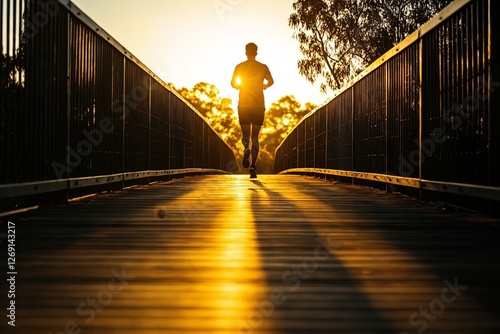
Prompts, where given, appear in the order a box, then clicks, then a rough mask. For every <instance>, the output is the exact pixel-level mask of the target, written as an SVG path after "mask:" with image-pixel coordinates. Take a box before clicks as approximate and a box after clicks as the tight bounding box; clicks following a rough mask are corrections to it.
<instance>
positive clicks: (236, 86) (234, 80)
mask: <svg viewBox="0 0 500 334" xmlns="http://www.w3.org/2000/svg"><path fill="white" fill-rule="evenodd" d="M237 79H238V66H236V68H235V69H234V73H233V78H232V79H231V86H232V87H233V88H234V89H240V84H241V83H239V82H238V81H237Z"/></svg>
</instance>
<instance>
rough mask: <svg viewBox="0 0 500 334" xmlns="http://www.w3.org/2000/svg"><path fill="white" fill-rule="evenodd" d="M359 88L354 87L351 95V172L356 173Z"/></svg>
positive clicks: (353, 181)
mask: <svg viewBox="0 0 500 334" xmlns="http://www.w3.org/2000/svg"><path fill="white" fill-rule="evenodd" d="M356 87H357V86H356V85H354V86H352V88H351V89H350V93H351V172H353V171H354V160H355V159H356V156H355V154H356V145H355V144H356V143H355V134H356V127H355V123H356V122H355V109H356V100H355V96H354V91H355V88H356ZM351 182H352V184H354V183H355V180H354V178H353V179H352V181H351Z"/></svg>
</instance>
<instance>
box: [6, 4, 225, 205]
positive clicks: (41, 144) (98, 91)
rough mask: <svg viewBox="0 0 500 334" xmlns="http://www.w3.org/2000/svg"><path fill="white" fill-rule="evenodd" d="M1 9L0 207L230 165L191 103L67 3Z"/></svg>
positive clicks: (217, 138)
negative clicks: (50, 194) (53, 194)
mask: <svg viewBox="0 0 500 334" xmlns="http://www.w3.org/2000/svg"><path fill="white" fill-rule="evenodd" d="M0 18H1V20H2V21H1V24H0V35H1V38H2V52H1V53H2V73H1V75H2V77H1V80H2V82H1V83H2V86H1V89H2V90H1V102H0V113H1V123H0V127H1V129H0V130H1V131H0V136H1V137H0V142H1V145H0V158H1V161H0V199H1V207H0V211H4V210H7V209H12V208H15V207H18V206H23V205H28V204H36V200H33V199H32V198H31V199H26V196H31V195H38V194H43V193H47V192H62V193H63V195H62V197H63V198H64V197H66V198H67V197H72V196H73V193H72V190H73V189H80V191H79V192H78V194H82V193H84V192H85V191H93V190H92V189H90V188H89V189H88V190H82V189H84V188H87V187H89V186H96V185H100V186H103V187H104V188H111V189H114V188H116V187H117V184H118V188H120V187H123V186H127V185H133V184H137V183H143V182H149V181H150V180H153V179H156V178H159V177H165V178H168V177H171V176H172V175H177V174H189V173H209V172H223V171H224V170H227V169H228V168H231V166H234V165H235V164H234V159H235V158H234V154H233V152H232V150H231V149H230V148H229V147H228V146H227V145H226V144H225V143H224V142H223V140H222V139H221V138H220V136H219V135H218V134H217V133H216V132H215V131H214V129H213V128H211V127H210V126H209V125H208V124H207V123H206V122H205V120H204V119H203V117H202V116H201V114H200V113H199V112H198V111H196V110H195V109H194V108H193V107H192V106H191V105H190V104H189V103H188V102H187V101H186V100H184V99H183V98H182V97H181V96H180V95H179V94H178V93H177V92H176V91H175V90H173V89H171V88H170V87H169V86H168V85H167V84H165V83H164V82H163V81H162V80H160V79H159V78H158V77H156V76H155V74H154V73H152V72H151V71H150V70H149V69H148V68H147V67H146V66H145V65H144V64H142V63H141V62H140V61H139V60H137V59H136V58H135V57H134V56H133V55H132V54H131V53H130V52H128V51H127V50H126V49H125V48H124V47H123V46H122V45H120V44H119V43H118V42H117V41H116V40H114V39H113V38H112V37H111V36H109V35H108V34H107V33H106V32H105V31H104V30H103V29H101V28H100V27H99V26H98V25H97V24H96V23H95V22H93V21H92V20H91V19H90V18H89V17H87V16H86V15H85V14H84V13H83V12H81V11H80V10H79V9H78V8H76V7H75V6H74V5H73V4H72V3H71V2H69V1H62V0H2V1H1V5H0Z"/></svg>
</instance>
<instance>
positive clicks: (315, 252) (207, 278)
mask: <svg viewBox="0 0 500 334" xmlns="http://www.w3.org/2000/svg"><path fill="white" fill-rule="evenodd" d="M145 188H147V190H146V189H145ZM496 224H497V222H495V221H492V220H491V219H488V218H483V217H480V216H476V215H472V214H464V213H449V212H443V211H442V210H440V209H439V208H435V207H432V206H430V205H428V204H422V203H420V202H419V201H417V200H411V199H408V198H402V197H399V196H397V195H390V194H385V193H383V192H379V191H375V190H368V189H361V188H359V189H358V188H353V187H351V186H342V185H334V184H332V183H329V182H326V181H322V180H315V179H312V178H302V177H298V176H260V177H259V180H258V181H254V182H252V181H250V180H249V179H248V177H247V176H205V177H196V178H186V179H182V180H178V181H175V182H170V183H163V184H155V185H153V186H150V187H138V188H133V189H128V190H125V191H122V192H118V193H113V194H106V195H100V196H98V197H94V198H87V199H86V200H80V201H78V202H73V203H71V204H70V205H67V206H62V207H53V208H43V209H41V210H38V211H34V212H30V213H27V214H25V215H23V216H22V217H20V218H19V219H17V223H16V237H17V239H16V244H17V245H16V247H17V249H16V250H17V271H18V276H17V282H16V306H17V314H16V316H17V318H16V319H17V320H16V325H17V326H16V328H15V331H14V332H15V333H49V332H52V333H53V334H56V333H57V334H59V333H79V331H78V330H79V329H82V332H81V333H106V334H109V333H120V334H124V333H125V334H126V333H140V334H149V333H162V334H168V333H224V334H226V333H259V334H261V333H269V334H270V333H279V334H281V333H287V334H288V333H308V334H311V333H329V334H330V333H400V332H401V331H406V332H408V333H421V332H422V331H423V330H425V333H441V334H442V333H454V334H456V333H498V332H499V330H500V317H499V314H500V306H499V303H498V298H499V297H500V289H499V288H498V282H499V281H500V270H498V266H499V265H498V263H500V243H499V240H500V233H499V229H498V225H496ZM2 229H3V230H2V233H3V231H5V225H3V226H2ZM5 263H6V262H5ZM4 289H5V288H4ZM4 293H6V291H2V295H4ZM3 307H4V306H2V308H3ZM4 310H5V309H4ZM4 312H5V311H4ZM1 326H2V327H4V326H6V320H5V317H4V320H2V324H1ZM419 331H420V332H419Z"/></svg>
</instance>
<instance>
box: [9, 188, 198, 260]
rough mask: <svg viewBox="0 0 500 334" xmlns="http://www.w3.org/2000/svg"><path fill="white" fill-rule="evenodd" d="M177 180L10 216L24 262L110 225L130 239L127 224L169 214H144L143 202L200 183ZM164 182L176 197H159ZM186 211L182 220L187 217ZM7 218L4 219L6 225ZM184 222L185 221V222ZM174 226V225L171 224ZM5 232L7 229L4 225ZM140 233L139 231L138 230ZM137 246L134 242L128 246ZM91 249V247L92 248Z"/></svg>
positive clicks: (156, 201) (161, 199) (157, 201)
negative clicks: (184, 182)
mask: <svg viewBox="0 0 500 334" xmlns="http://www.w3.org/2000/svg"><path fill="white" fill-rule="evenodd" d="M176 184H177V182H172V181H170V182H165V183H160V184H154V185H152V186H149V187H148V186H139V187H135V188H128V189H124V190H121V191H117V192H112V193H106V194H98V195H96V196H91V197H88V198H85V199H82V200H80V201H76V202H70V203H68V204H65V205H57V206H51V207H42V208H40V209H37V210H34V211H29V212H26V213H22V214H18V215H16V216H14V217H10V218H9V221H13V222H14V223H16V233H17V236H18V237H17V246H18V249H17V253H18V256H20V258H22V259H23V261H26V260H30V259H36V258H40V257H43V254H44V252H47V251H50V252H52V251H57V250H63V249H65V248H67V247H68V246H70V245H72V244H74V243H76V242H78V241H82V240H85V239H88V238H91V237H92V235H93V234H94V233H95V232H96V231H99V230H100V229H102V228H110V229H111V230H112V232H113V233H114V234H115V236H121V237H123V238H124V239H123V240H124V242H126V240H127V237H134V236H136V235H133V234H132V235H127V233H128V232H127V230H126V229H124V228H123V227H125V226H127V225H130V224H134V223H137V221H138V218H136V217H138V215H140V220H143V221H144V220H145V219H144V218H145V216H147V215H149V216H150V217H147V219H146V221H147V223H146V224H143V226H144V227H147V224H158V223H161V221H162V220H163V219H164V218H165V216H166V215H168V214H169V212H167V211H166V210H163V211H162V212H160V210H150V211H148V212H147V213H143V212H141V211H143V208H142V207H141V206H140V202H141V201H145V199H147V205H148V207H158V208H159V209H161V204H163V203H165V202H166V201H168V200H169V199H172V200H174V199H175V198H177V197H180V196H183V195H186V194H188V193H190V192H193V191H196V190H197V187H196V184H192V185H191V186H190V187H189V186H186V184H182V185H181V186H177V185H176ZM162 185H164V186H167V185H168V187H169V190H172V189H175V197H172V196H170V197H169V196H164V197H162V196H158V195H157V194H158V192H160V193H161V192H165V188H164V187H162ZM185 216H186V214H184V216H182V213H181V217H180V219H182V220H186V217H185ZM6 221H7V219H3V220H2V224H1V225H2V228H3V225H6ZM181 223H182V222H181ZM171 226H172V225H171ZM3 230H4V231H5V230H6V229H5V228H3ZM134 233H136V231H135V232H134ZM128 246H129V247H130V246H133V245H128ZM89 250H90V249H89Z"/></svg>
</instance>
